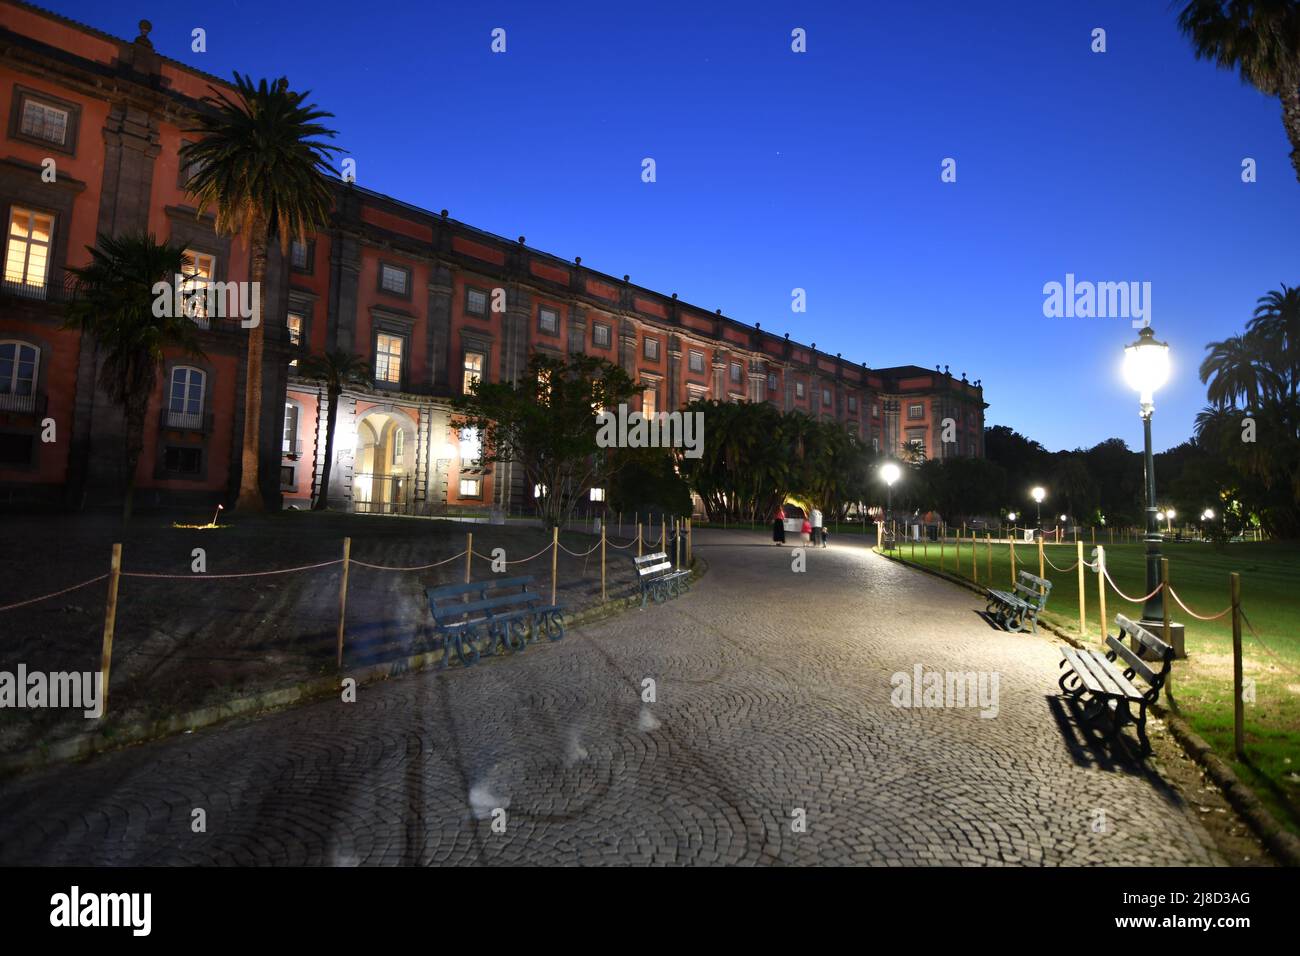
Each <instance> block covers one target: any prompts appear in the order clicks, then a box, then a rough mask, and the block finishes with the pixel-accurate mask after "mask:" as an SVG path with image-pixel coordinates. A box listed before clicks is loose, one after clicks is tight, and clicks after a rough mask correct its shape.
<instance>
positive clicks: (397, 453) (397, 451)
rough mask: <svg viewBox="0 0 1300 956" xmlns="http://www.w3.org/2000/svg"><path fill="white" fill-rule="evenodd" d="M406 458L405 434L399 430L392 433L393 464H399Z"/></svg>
mask: <svg viewBox="0 0 1300 956" xmlns="http://www.w3.org/2000/svg"><path fill="white" fill-rule="evenodd" d="M404 457H406V432H404V431H402V430H401V429H400V428H398V429H396V430H395V431H394V432H393V463H394V464H397V463H399V462H400V461H401V460H402V459H403V458H404Z"/></svg>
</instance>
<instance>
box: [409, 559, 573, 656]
mask: <svg viewBox="0 0 1300 956" xmlns="http://www.w3.org/2000/svg"><path fill="white" fill-rule="evenodd" d="M532 581H533V578H532V575H526V576H523V577H517V578H500V579H488V580H485V581H472V582H470V583H469V584H448V585H445V586H443V587H439V588H428V589H427V590H426V591H425V595H426V596H427V597H428V599H429V612H430V613H431V614H432V615H433V626H434V633H435V635H436V636H437V637H439V638H441V640H442V646H443V655H442V660H443V663H444V664H446V663H447V659H448V656H449V655H450V652H451V649H452V648H455V650H456V656H457V657H459V658H460V662H461V663H462V664H464V665H465V666H466V667H468V666H469V665H471V664H473V663H475V662H476V661H477V660H478V659H479V655H480V653H484V652H485V653H495V651H496V648H497V647H498V646H501V647H505V648H506V649H508V650H512V651H522V650H523V649H524V648H525V647H527V646H528V641H529V640H530V639H531V640H534V641H535V640H537V639H538V637H539V636H540V634H542V633H545V634H546V636H547V637H549V638H550V639H551V640H553V641H558V640H559V639H560V638H562V637H564V608H563V607H562V606H561V605H558V604H549V603H547V602H546V601H544V600H543V598H542V596H541V595H540V594H538V593H536V592H534V591H530V590H528V586H529V585H530V584H532ZM492 592H503V593H496V594H493V593H492ZM478 642H482V643H483V644H484V647H483V648H480V647H479V646H478Z"/></svg>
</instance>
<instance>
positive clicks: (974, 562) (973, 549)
mask: <svg viewBox="0 0 1300 956" xmlns="http://www.w3.org/2000/svg"><path fill="white" fill-rule="evenodd" d="M970 579H971V580H972V581H974V582H975V583H976V584H979V583H980V553H979V548H978V547H977V544H976V541H975V532H974V530H972V531H971V533H970Z"/></svg>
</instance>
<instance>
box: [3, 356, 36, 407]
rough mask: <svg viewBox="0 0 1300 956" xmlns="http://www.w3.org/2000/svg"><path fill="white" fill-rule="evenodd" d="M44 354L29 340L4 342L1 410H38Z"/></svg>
mask: <svg viewBox="0 0 1300 956" xmlns="http://www.w3.org/2000/svg"><path fill="white" fill-rule="evenodd" d="M40 355H41V351H40V349H38V348H36V346H34V345H28V344H27V343H26V342H15V341H8V342H0V411H6V412H32V411H35V409H36V371H37V367H38V363H39V360H40Z"/></svg>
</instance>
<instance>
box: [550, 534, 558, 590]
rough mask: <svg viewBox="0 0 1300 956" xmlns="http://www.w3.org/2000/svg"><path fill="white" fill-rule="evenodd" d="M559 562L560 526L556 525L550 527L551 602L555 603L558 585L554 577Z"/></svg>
mask: <svg viewBox="0 0 1300 956" xmlns="http://www.w3.org/2000/svg"><path fill="white" fill-rule="evenodd" d="M559 563H560V528H559V525H556V526H555V527H554V528H552V529H551V604H554V603H555V594H556V590H557V588H558V586H559V579H558V578H557V577H556V574H557V571H558V568H559Z"/></svg>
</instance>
